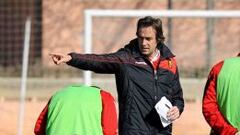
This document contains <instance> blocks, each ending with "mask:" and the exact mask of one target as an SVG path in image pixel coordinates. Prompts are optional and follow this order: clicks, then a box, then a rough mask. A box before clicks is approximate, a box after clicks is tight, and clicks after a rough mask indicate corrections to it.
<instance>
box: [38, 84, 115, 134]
mask: <svg viewBox="0 0 240 135" xmlns="http://www.w3.org/2000/svg"><path fill="white" fill-rule="evenodd" d="M34 133H35V135H116V134H117V114H116V107H115V104H114V99H113V97H112V96H111V94H110V93H108V92H106V91H104V90H101V89H99V88H97V87H89V86H84V85H81V86H69V87H65V88H63V89H62V90H60V91H57V92H56V93H55V94H54V95H53V96H52V97H51V99H50V100H49V102H48V104H47V106H46V107H45V108H44V109H43V111H42V113H41V114H40V116H39V117H38V120H37V122H36V125H35V129H34Z"/></svg>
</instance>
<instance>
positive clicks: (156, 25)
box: [136, 16, 165, 43]
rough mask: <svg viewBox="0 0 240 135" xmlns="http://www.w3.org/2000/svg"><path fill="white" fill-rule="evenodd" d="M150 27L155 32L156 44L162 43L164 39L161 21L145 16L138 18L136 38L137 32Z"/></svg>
mask: <svg viewBox="0 0 240 135" xmlns="http://www.w3.org/2000/svg"><path fill="white" fill-rule="evenodd" d="M149 26H152V27H153V29H155V30H156V38H157V39H156V40H157V41H158V42H161V43H163V42H164V40H165V37H164V36H163V29H162V20H161V19H160V18H153V17H151V16H146V17H144V18H140V19H139V20H138V23H137V32H136V35H137V36H138V31H139V29H141V28H144V27H149Z"/></svg>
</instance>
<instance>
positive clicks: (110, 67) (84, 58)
mask: <svg viewBox="0 0 240 135" xmlns="http://www.w3.org/2000/svg"><path fill="white" fill-rule="evenodd" d="M69 55H70V56H71V57H72V60H70V61H69V62H67V64H68V65H70V66H73V67H76V68H79V69H83V70H90V71H94V72H96V73H109V74H114V73H116V72H117V71H118V69H119V66H120V65H121V64H123V63H127V55H126V52H125V51H124V49H120V50H119V51H117V52H115V53H111V54H101V55H97V54H78V53H70V54H69Z"/></svg>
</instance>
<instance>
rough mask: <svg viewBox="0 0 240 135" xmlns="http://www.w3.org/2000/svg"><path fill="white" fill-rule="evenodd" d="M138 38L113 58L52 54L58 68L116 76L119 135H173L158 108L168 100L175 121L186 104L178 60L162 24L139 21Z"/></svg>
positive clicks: (155, 20)
mask: <svg viewBox="0 0 240 135" xmlns="http://www.w3.org/2000/svg"><path fill="white" fill-rule="evenodd" d="M136 35H137V38H136V39H133V40H132V41H130V43H129V44H128V45H126V46H125V47H124V48H122V49H120V50H118V51H117V52H115V53H111V54H101V55H96V54H77V53H69V54H67V55H64V54H56V53H52V54H51V56H52V59H53V61H54V63H55V64H57V65H58V64H61V63H67V64H68V65H70V66H73V67H77V68H79V69H83V70H91V71H94V72H96V73H108V74H109V73H111V74H115V77H116V84H117V92H118V99H119V135H171V133H172V125H171V124H170V125H169V126H167V127H163V126H162V124H161V121H160V118H159V116H158V114H157V112H156V110H155V108H154V106H155V105H156V103H157V102H158V101H159V100H160V99H161V98H162V97H163V96H165V97H166V98H167V99H168V100H169V101H170V102H171V103H172V105H173V106H172V107H171V108H170V110H169V111H168V112H167V118H168V120H170V121H175V120H176V119H177V118H179V116H180V114H181V113H182V112H183V108H184V100H183V93H182V88H181V85H180V82H179V75H178V69H177V65H176V61H175V56H174V55H173V54H172V52H171V51H170V50H169V49H168V48H167V47H166V46H165V45H164V39H165V38H164V36H163V30H162V21H161V20H160V19H159V18H153V17H149V16H148V17H144V18H141V19H139V20H138V24H137V32H136Z"/></svg>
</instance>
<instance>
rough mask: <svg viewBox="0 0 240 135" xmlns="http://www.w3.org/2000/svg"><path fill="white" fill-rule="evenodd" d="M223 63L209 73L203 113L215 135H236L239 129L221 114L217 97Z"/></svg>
mask: <svg viewBox="0 0 240 135" xmlns="http://www.w3.org/2000/svg"><path fill="white" fill-rule="evenodd" d="M222 65H223V62H220V63H218V64H217V65H215V66H214V67H213V68H212V70H211V72H210V73H209V76H208V80H207V83H206V86H205V89H204V95H203V101H202V112H203V115H204V117H205V119H206V121H207V122H208V124H209V125H210V126H211V128H212V129H213V131H214V133H215V134H218V135H235V133H236V132H237V129H236V128H234V127H233V126H232V125H230V124H229V123H228V122H227V120H226V119H225V118H224V116H223V115H222V114H221V112H220V110H219V108H218V103H217V96H216V87H217V86H216V81H217V76H218V74H219V72H220V70H221V68H222Z"/></svg>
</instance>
